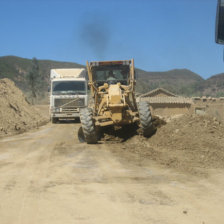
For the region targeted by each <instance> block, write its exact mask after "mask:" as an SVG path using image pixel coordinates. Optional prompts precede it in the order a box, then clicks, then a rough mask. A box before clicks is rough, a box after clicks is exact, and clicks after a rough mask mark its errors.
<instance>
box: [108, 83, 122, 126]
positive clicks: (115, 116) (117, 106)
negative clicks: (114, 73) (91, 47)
mask: <svg viewBox="0 0 224 224" xmlns="http://www.w3.org/2000/svg"><path fill="white" fill-rule="evenodd" d="M108 106H109V108H110V111H111V119H112V120H113V122H114V123H119V122H120V121H121V120H122V109H123V107H124V99H123V96H122V90H121V88H120V85H119V84H116V85H110V86H109V89H108Z"/></svg>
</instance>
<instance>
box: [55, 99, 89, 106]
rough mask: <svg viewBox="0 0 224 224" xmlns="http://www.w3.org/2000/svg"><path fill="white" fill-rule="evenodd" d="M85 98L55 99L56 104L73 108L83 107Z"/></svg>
mask: <svg viewBox="0 0 224 224" xmlns="http://www.w3.org/2000/svg"><path fill="white" fill-rule="evenodd" d="M84 102H85V99H84V98H79V99H55V101H54V106H55V107H62V108H73V107H83V106H84V104H85V103H84Z"/></svg>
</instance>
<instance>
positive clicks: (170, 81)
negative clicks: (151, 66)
mask: <svg viewBox="0 0 224 224" xmlns="http://www.w3.org/2000/svg"><path fill="white" fill-rule="evenodd" d="M136 73H137V78H138V82H137V91H139V92H146V91H149V90H152V89H155V88H158V87H163V88H165V89H167V90H169V91H171V92H173V93H176V94H180V95H187V96H191V95H194V94H199V92H201V87H200V86H201V85H203V83H204V79H203V78H202V77H201V76H199V75H198V74H196V73H194V72H192V71H190V70H188V69H173V70H170V71H166V72H146V71H143V70H140V69H137V70H136Z"/></svg>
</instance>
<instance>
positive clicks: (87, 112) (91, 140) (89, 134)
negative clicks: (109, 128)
mask: <svg viewBox="0 0 224 224" xmlns="http://www.w3.org/2000/svg"><path fill="white" fill-rule="evenodd" d="M80 120H81V124H82V131H83V134H84V137H85V140H86V142H87V143H88V144H95V143H97V132H96V127H95V125H94V121H93V111H92V109H91V108H82V109H80Z"/></svg>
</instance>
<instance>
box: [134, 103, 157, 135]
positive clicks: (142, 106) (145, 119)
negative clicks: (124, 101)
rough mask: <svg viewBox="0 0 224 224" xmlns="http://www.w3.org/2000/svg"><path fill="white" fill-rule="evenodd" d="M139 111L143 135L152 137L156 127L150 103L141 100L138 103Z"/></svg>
mask: <svg viewBox="0 0 224 224" xmlns="http://www.w3.org/2000/svg"><path fill="white" fill-rule="evenodd" d="M138 112H139V119H140V124H141V127H142V131H143V136H144V137H150V136H151V135H152V134H153V133H154V132H155V129H154V126H153V123H152V115H151V111H150V108H149V103H148V102H146V101H140V102H139V104H138Z"/></svg>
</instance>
